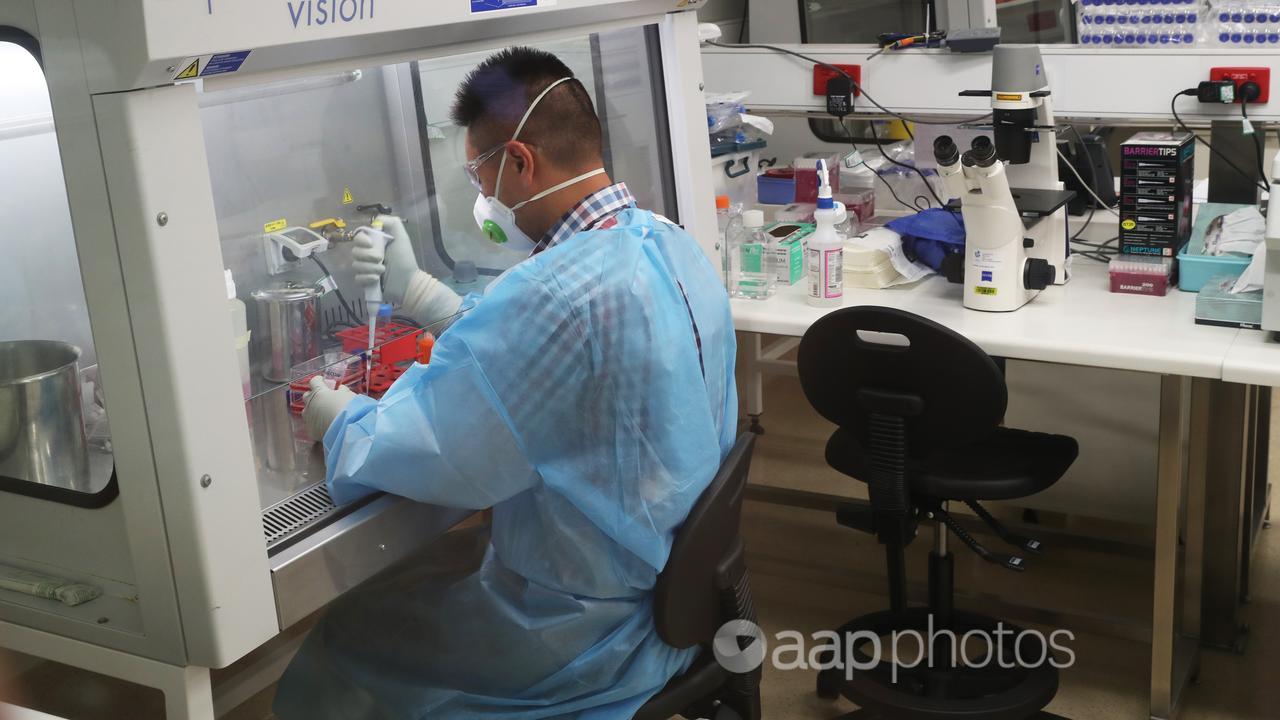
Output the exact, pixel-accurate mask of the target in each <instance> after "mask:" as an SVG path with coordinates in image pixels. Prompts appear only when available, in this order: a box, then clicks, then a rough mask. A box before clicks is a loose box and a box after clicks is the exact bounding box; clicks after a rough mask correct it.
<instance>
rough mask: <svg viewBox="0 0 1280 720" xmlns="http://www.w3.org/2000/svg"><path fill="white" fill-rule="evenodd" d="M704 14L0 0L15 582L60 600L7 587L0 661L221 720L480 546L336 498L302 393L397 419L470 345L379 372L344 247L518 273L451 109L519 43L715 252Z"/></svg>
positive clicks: (394, 0) (510, 4) (625, 3)
mask: <svg viewBox="0 0 1280 720" xmlns="http://www.w3.org/2000/svg"><path fill="white" fill-rule="evenodd" d="M701 4H702V3H701V1H700V0H692V1H691V0H558V1H557V0H436V1H433V2H421V1H419V0H268V1H265V2H264V1H263V0H182V1H181V2H178V1H175V0H116V1H115V2H104V1H103V0H0V222H2V223H3V227H4V228H5V230H6V231H5V232H4V233H3V234H0V257H3V262H0V574H4V575H5V576H6V577H9V578H16V579H17V580H18V581H19V584H20V583H21V581H23V579H24V578H25V579H26V580H28V581H29V580H30V579H31V578H30V576H28V575H23V574H22V573H36V574H38V575H39V576H42V577H46V578H52V579H54V581H53V583H52V585H50V584H48V583H46V584H44V585H41V586H40V587H35V585H36V584H37V583H32V584H31V585H32V586H31V587H29V590H30V592H21V591H18V590H0V647H8V648H11V649H15V650H19V651H21V652H25V653H27V654H31V655H35V656H38V657H44V658H49V659H53V660H57V661H60V662H65V663H68V664H72V665H77V666H80V667H84V668H87V669H90V670H94V671H97V672H103V673H106V674H110V675H116V676H119V677H123V678H126V679H129V680H132V681H134V682H139V683H141V684H144V685H149V686H152V687H158V688H161V689H162V690H164V691H165V693H166V703H167V706H168V709H169V716H170V717H210V716H212V713H213V709H212V705H211V701H210V682H209V673H208V671H207V670H206V669H207V668H221V667H225V666H227V665H229V664H231V663H234V662H236V661H237V660H238V659H240V658H242V657H244V656H245V655H246V654H248V653H250V652H251V651H253V650H254V649H255V648H259V647H260V646H262V645H263V644H264V643H267V642H268V641H270V640H272V638H273V637H274V636H276V635H277V634H279V633H281V631H282V630H285V629H288V628H289V627H290V626H293V625H294V624H295V623H297V622H298V621H299V620H301V619H303V618H305V617H307V616H308V615H310V614H311V613H313V612H314V611H316V610H318V609H320V608H322V607H323V606H324V605H325V604H326V603H328V602H329V601H330V600H332V599H333V598H334V597H336V596H338V595H339V594H341V593H342V592H344V591H346V590H348V589H350V588H351V587H353V586H355V585H356V584H358V583H360V582H362V581H363V580H364V579H366V578H368V577H369V576H370V575H372V574H374V573H376V572H378V571H380V570H382V569H384V568H386V567H388V566H389V565H391V564H392V563H394V562H396V561H399V560H402V559H404V558H405V557H407V556H408V555H410V554H411V553H412V552H413V551H414V550H415V549H417V548H419V547H420V546H421V545H423V544H425V543H426V542H429V541H430V540H431V539H433V538H434V537H436V536H438V535H439V534H440V533H442V532H444V531H445V530H446V529H447V528H449V527H450V526H452V525H453V524H454V523H456V522H457V521H458V520H459V519H460V518H461V517H462V515H463V514H462V513H461V512H459V511H455V510H451V509H447V508H439V507H431V506H425V505H418V504H414V503H410V502H408V501H404V500H401V499H398V498H393V497H389V496H379V497H375V498H373V499H371V500H369V501H367V502H364V503H359V504H356V505H354V506H349V507H341V508H339V507H335V506H334V504H333V503H332V502H331V501H330V499H329V498H328V496H327V495H326V493H325V491H324V484H323V480H324V464H323V456H322V452H321V450H320V448H319V446H317V445H315V444H313V443H311V442H310V441H309V440H307V438H306V434H305V430H304V429H303V427H302V425H301V422H300V418H299V415H298V412H299V410H300V407H301V405H300V402H301V397H300V396H301V392H300V390H299V387H300V381H301V385H302V386H305V378H306V377H308V376H309V375H314V374H317V373H320V374H324V375H326V376H327V377H328V378H330V379H331V380H332V381H334V382H344V383H348V384H352V385H353V386H355V387H357V388H359V389H363V390H367V391H370V392H376V391H377V390H378V389H379V388H385V386H386V385H387V384H388V383H389V382H391V381H392V380H394V377H395V373H396V372H397V367H401V366H403V364H404V363H406V362H409V361H412V360H414V359H416V358H419V357H420V354H422V353H425V352H427V351H428V349H429V348H428V347H427V346H428V345H429V340H425V341H424V340H423V338H424V334H425V333H433V334H439V333H440V332H441V331H442V330H443V328H444V327H446V326H447V323H448V322H449V321H450V320H451V319H450V318H440V319H439V322H437V323H433V324H431V325H429V326H428V327H425V328H423V327H418V326H415V325H413V324H412V323H411V322H410V321H408V320H406V319H404V318H399V317H397V316H395V315H394V310H393V311H392V314H391V315H390V316H385V317H383V318H381V319H380V321H379V322H380V325H379V327H380V330H379V335H378V340H377V343H376V344H377V347H376V348H375V349H374V351H373V352H372V353H371V352H370V351H369V349H368V347H367V331H366V330H365V327H364V323H365V322H366V320H367V315H366V314H365V310H364V307H363V306H364V303H363V302H361V300H362V297H361V295H360V290H359V288H358V287H356V285H355V283H354V280H353V277H352V274H351V242H350V239H351V237H352V236H353V234H354V232H355V230H356V229H358V228H359V227H361V226H363V225H366V224H369V223H370V222H371V221H372V220H373V218H374V217H375V216H376V215H377V214H379V213H394V214H396V215H399V216H401V217H402V218H404V220H405V225H406V227H407V229H408V232H409V235H410V236H411V238H412V242H413V244H414V252H415V255H416V256H417V258H418V260H419V262H420V264H421V265H422V266H423V267H424V269H426V270H428V271H430V272H432V273H433V274H435V275H436V276H437V277H439V278H441V279H442V280H443V281H445V282H446V283H449V284H450V285H451V286H453V287H454V288H455V289H456V290H458V291H459V292H460V293H466V292H471V291H481V290H482V289H483V287H484V285H485V284H486V283H487V282H488V281H490V280H492V279H493V278H494V277H495V276H497V275H498V274H499V273H501V272H502V271H503V270H504V269H506V268H507V267H509V266H511V265H512V264H513V263H515V262H517V261H519V260H520V259H521V258H520V257H519V256H516V255H514V254H512V253H510V252H508V251H504V250H502V249H499V248H498V247H497V246H494V245H492V244H489V243H487V241H485V240H484V239H483V238H482V237H481V236H480V235H479V233H478V232H477V231H476V228H475V225H474V220H473V218H472V204H473V202H474V199H475V190H474V189H473V188H472V187H471V185H470V183H469V182H468V181H467V179H466V176H465V174H464V173H463V171H462V163H463V161H464V159H465V158H464V152H463V132H462V130H461V129H460V128H458V127H455V126H454V125H453V124H452V123H451V122H450V121H449V117H448V113H449V107H450V105H451V103H452V100H453V93H454V91H455V89H456V87H457V85H458V83H459V82H460V81H461V80H462V78H463V77H464V76H465V74H466V73H467V72H468V71H469V70H470V69H471V68H472V67H474V66H475V65H476V64H477V63H478V62H479V61H480V60H481V59H482V58H484V57H485V56H486V55H487V54H488V53H489V52H491V51H493V50H495V49H498V48H501V47H504V46H508V45H514V44H525V45H532V46H536V47H540V48H544V49H547V50H550V51H552V52H555V53H556V54H557V55H558V56H560V57H561V58H562V59H563V60H564V61H565V62H566V63H567V64H568V65H569V66H570V67H571V68H572V69H573V70H574V73H575V74H576V76H577V77H578V78H579V79H580V80H581V81H582V82H583V84H584V85H585V87H586V89H587V91H588V92H589V93H590V94H591V95H592V98H593V99H594V101H595V103H596V107H597V109H598V110H599V112H600V115H601V118H602V121H603V127H604V145H605V163H606V165H607V169H608V170H609V172H610V174H611V175H612V176H613V177H614V178H615V179H618V180H623V181H626V182H627V184H628V185H629V186H630V188H631V190H632V192H633V193H634V194H635V195H636V197H637V198H638V199H639V202H640V204H641V205H642V206H644V207H647V208H651V209H653V210H655V211H657V212H661V213H663V214H664V215H666V216H667V217H670V218H672V219H673V220H675V221H676V222H678V223H681V224H683V225H684V226H685V227H686V228H688V229H689V230H690V231H691V232H693V234H694V235H695V237H698V238H700V242H702V244H703V245H704V246H705V248H706V250H707V252H708V253H709V254H711V255H712V256H713V257H715V255H714V254H713V250H712V247H713V243H714V236H715V224H714V216H713V215H711V214H710V213H709V212H707V209H708V208H711V207H712V198H711V196H710V193H711V190H710V188H711V182H710V176H709V173H710V170H709V167H710V163H709V150H708V146H707V140H706V130H705V125H704V123H703V120H702V118H703V112H702V103H703V101H702V85H701V64H700V58H699V54H698V42H697V29H696V16H695V13H694V12H693V11H694V10H696V9H697V7H698V6H699V5H701ZM362 333H363V335H362ZM423 357H425V356H423ZM423 482H430V478H426V477H424V478H423ZM50 588H55V589H56V588H61V590H60V592H57V593H55V592H52V591H51V590H50ZM50 594H52V595H55V597H45V596H44V595H50ZM86 597H91V598H92V599H88V600H86V599H85V598H86Z"/></svg>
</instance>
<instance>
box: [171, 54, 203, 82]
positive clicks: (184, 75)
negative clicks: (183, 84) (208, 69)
mask: <svg viewBox="0 0 1280 720" xmlns="http://www.w3.org/2000/svg"><path fill="white" fill-rule="evenodd" d="M199 76H200V58H196V59H195V60H192V61H191V64H190V65H188V66H187V67H186V68H185V69H184V70H183V71H182V72H180V73H178V74H177V75H174V76H173V79H174V80H191V79H193V78H197V77H199Z"/></svg>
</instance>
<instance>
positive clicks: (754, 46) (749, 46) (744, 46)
mask: <svg viewBox="0 0 1280 720" xmlns="http://www.w3.org/2000/svg"><path fill="white" fill-rule="evenodd" d="M705 42H706V44H708V45H714V46H715V47H721V48H727V49H730V50H733V49H738V50H771V51H773V52H776V53H782V54H784V55H791V56H793V57H798V58H800V59H801V60H804V61H805V62H810V63H813V64H814V65H818V66H821V67H824V68H826V69H828V70H830V71H831V72H833V73H836V74H838V75H843V76H844V77H846V78H848V80H849V83H850V84H851V85H853V87H854V89H855V90H857V91H858V92H859V93H861V94H862V96H863V97H865V98H866V99H867V101H868V102H870V103H871V104H872V105H875V106H876V107H877V108H879V109H880V111H881V112H883V113H885V114H886V115H892V116H893V117H896V118H898V119H899V120H905V121H907V122H913V123H919V124H921V125H964V124H966V123H973V122H978V121H979V120H986V119H987V118H989V117H991V115H992V114H991V113H987V114H986V115H982V116H980V117H976V118H969V119H967V120H927V119H922V118H913V117H909V116H907V115H903V114H902V113H898V112H894V111H893V110H890V109H889V108H887V107H885V106H883V105H881V104H880V103H879V102H877V101H876V99H875V98H873V97H871V95H869V94H868V93H867V90H866V88H864V87H862V85H861V84H860V83H858V81H856V80H854V79H853V77H852V76H851V75H849V73H847V72H845V71H844V70H842V69H840V68H838V67H836V66H835V65H832V64H830V63H825V62H823V61H821V60H818V59H816V58H812V57H810V56H808V55H805V54H803V53H798V52H796V51H795V50H788V49H786V48H783V47H778V46H777V45H763V44H760V43H722V42H718V41H716V40H706V41H705Z"/></svg>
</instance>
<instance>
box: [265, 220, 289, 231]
mask: <svg viewBox="0 0 1280 720" xmlns="http://www.w3.org/2000/svg"><path fill="white" fill-rule="evenodd" d="M287 227H289V221H288V220H285V219H284V218H280V219H279V220H272V221H271V222H269V223H267V224H266V225H263V226H262V232H264V233H273V232H280V231H281V230H283V229H285V228H287Z"/></svg>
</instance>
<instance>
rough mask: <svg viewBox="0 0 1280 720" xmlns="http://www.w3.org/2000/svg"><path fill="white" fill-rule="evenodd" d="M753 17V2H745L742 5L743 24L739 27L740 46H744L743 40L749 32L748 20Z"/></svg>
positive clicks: (744, 0) (746, 0)
mask: <svg viewBox="0 0 1280 720" xmlns="http://www.w3.org/2000/svg"><path fill="white" fill-rule="evenodd" d="M749 17H751V0H743V3H742V24H740V25H738V44H739V45H741V44H742V39H743V37H744V35H745V33H746V32H747V18H749Z"/></svg>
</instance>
